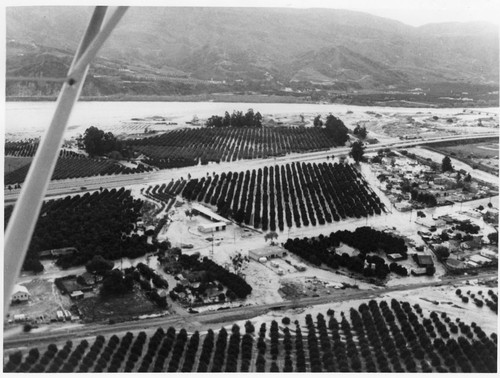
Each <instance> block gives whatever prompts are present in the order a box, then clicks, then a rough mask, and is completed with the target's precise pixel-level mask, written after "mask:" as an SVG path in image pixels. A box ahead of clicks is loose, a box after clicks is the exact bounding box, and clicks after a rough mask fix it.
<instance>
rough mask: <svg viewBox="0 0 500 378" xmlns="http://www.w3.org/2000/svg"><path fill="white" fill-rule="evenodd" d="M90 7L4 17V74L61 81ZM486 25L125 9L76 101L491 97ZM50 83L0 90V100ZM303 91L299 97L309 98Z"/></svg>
mask: <svg viewBox="0 0 500 378" xmlns="http://www.w3.org/2000/svg"><path fill="white" fill-rule="evenodd" d="M91 12H92V8H88V7H9V8H7V76H17V77H19V76H22V77H26V76H37V77H62V76H64V75H65V73H66V72H67V68H68V66H69V63H70V61H71V55H72V53H73V52H74V50H75V48H76V46H77V44H78V42H79V39H80V37H81V35H82V33H83V31H84V29H85V27H86V24H87V22H88V19H89V17H90V14H91ZM498 81H499V41H498V29H497V28H496V27H495V26H494V25H492V24H479V23H465V24H463V23H443V24H429V25H425V26H422V27H412V26H408V25H405V24H403V23H400V22H397V21H393V20H389V19H385V18H381V17H376V16H372V15H369V14H365V13H360V12H353V11H344V10H332V9H300V10H299V9H274V8H183V7H173V8H170V7H169V8H151V7H142V8H141V7H134V8H130V9H129V11H128V13H127V14H126V16H125V17H124V19H123V20H122V22H121V23H120V25H119V26H118V28H117V29H116V30H115V31H114V33H113V34H112V36H111V37H110V39H109V40H108V41H107V42H106V45H105V46H104V48H103V49H102V50H101V52H100V54H99V58H98V59H97V60H96V62H95V64H94V65H93V66H92V69H91V71H90V75H89V78H88V81H87V83H86V86H85V89H84V92H83V94H84V95H87V96H110V95H115V96H116V95H186V94H200V93H213V92H235V91H247V92H248V91H253V92H258V93H270V94H271V93H272V94H276V93H280V92H283V91H285V92H290V90H291V91H292V92H294V93H295V94H297V93H304V92H307V93H309V94H310V91H312V90H314V89H316V88H321V89H324V90H326V91H327V92H328V91H333V92H335V91H347V92H348V91H361V92H363V91H365V92H366V91H386V92H387V91H395V90H409V89H412V88H415V87H420V88H425V87H426V86H427V87H431V86H433V85H434V86H435V84H436V83H448V84H452V85H455V86H456V84H457V83H458V84H462V83H463V84H464V85H469V86H470V85H473V86H475V85H482V86H484V90H485V91H491V90H492V88H493V89H495V88H498ZM59 86H60V83H51V82H37V83H33V82H19V81H8V82H7V95H8V96H45V95H53V94H54V93H57V90H58V89H59ZM308 91H309V92H308Z"/></svg>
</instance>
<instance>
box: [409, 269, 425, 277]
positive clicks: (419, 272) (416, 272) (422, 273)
mask: <svg viewBox="0 0 500 378" xmlns="http://www.w3.org/2000/svg"><path fill="white" fill-rule="evenodd" d="M411 274H413V275H414V276H425V275H426V274H427V269H426V268H414V269H412V270H411Z"/></svg>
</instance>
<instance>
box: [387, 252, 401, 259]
mask: <svg viewBox="0 0 500 378" xmlns="http://www.w3.org/2000/svg"><path fill="white" fill-rule="evenodd" d="M387 257H389V259H391V260H393V261H399V260H404V259H405V258H404V257H403V255H402V254H400V253H389V254H388V255H387Z"/></svg>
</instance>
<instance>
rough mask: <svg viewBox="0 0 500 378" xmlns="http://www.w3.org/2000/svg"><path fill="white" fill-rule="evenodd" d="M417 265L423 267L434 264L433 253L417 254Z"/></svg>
mask: <svg viewBox="0 0 500 378" xmlns="http://www.w3.org/2000/svg"><path fill="white" fill-rule="evenodd" d="M415 260H416V262H417V265H418V266H419V267H421V268H427V267H428V266H433V265H434V261H432V256H431V255H425V254H417V256H416V259H415Z"/></svg>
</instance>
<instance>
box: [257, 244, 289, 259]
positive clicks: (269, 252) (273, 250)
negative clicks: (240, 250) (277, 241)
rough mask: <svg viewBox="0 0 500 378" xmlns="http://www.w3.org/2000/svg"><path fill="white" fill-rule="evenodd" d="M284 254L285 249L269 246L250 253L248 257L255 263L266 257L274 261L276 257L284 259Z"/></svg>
mask: <svg viewBox="0 0 500 378" xmlns="http://www.w3.org/2000/svg"><path fill="white" fill-rule="evenodd" d="M283 252H284V251H283V248H280V247H276V246H268V247H264V248H259V249H252V250H251V251H248V257H250V258H251V259H254V260H255V261H259V259H260V258H261V257H265V258H267V259H272V258H275V257H283Z"/></svg>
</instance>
